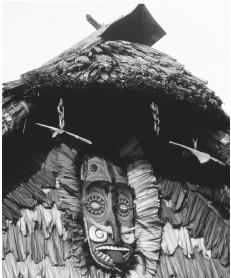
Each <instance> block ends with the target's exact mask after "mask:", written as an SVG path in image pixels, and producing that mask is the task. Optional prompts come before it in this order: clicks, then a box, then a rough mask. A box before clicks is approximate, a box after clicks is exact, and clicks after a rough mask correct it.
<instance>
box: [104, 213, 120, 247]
mask: <svg viewBox="0 0 231 278" xmlns="http://www.w3.org/2000/svg"><path fill="white" fill-rule="evenodd" d="M105 226H110V227H111V229H112V239H113V241H114V243H118V242H119V241H120V236H119V227H118V224H117V223H116V219H115V216H114V214H112V215H110V219H108V220H107V221H105Z"/></svg>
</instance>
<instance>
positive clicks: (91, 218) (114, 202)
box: [82, 157, 135, 270]
mask: <svg viewBox="0 0 231 278" xmlns="http://www.w3.org/2000/svg"><path fill="white" fill-rule="evenodd" d="M82 174H83V175H84V176H85V182H84V184H83V192H82V193H83V194H82V196H83V197H82V205H83V219H84V228H85V233H86V237H87V241H88V245H89V249H90V253H91V256H92V258H93V260H94V261H95V263H97V264H98V265H99V266H101V267H103V268H105V269H108V270H113V269H115V270H116V269H117V270H119V269H120V268H122V267H123V266H124V265H128V264H129V261H130V259H131V257H132V254H133V252H134V242H135V236H134V210H133V196H132V191H131V188H130V187H129V186H128V184H127V178H126V176H124V175H123V174H122V171H121V170H120V168H118V167H116V166H114V165H112V164H110V163H107V162H106V161H104V160H102V159H99V158H96V157H94V158H91V159H90V160H89V161H88V165H87V170H86V171H85V173H83V172H82Z"/></svg>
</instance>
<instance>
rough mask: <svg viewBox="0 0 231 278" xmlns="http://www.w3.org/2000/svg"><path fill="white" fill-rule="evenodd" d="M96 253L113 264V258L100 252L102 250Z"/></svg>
mask: <svg viewBox="0 0 231 278" xmlns="http://www.w3.org/2000/svg"><path fill="white" fill-rule="evenodd" d="M95 254H96V255H97V256H98V257H99V258H101V259H102V260H104V261H105V262H107V263H110V264H113V260H112V259H111V258H110V257H109V256H108V255H106V254H104V253H102V252H100V251H96V252H95Z"/></svg>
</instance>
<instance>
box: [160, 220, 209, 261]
mask: <svg viewBox="0 0 231 278" xmlns="http://www.w3.org/2000/svg"><path fill="white" fill-rule="evenodd" d="M178 246H179V247H181V248H182V251H183V253H184V255H185V256H187V257H188V258H193V257H194V248H197V250H198V251H201V252H202V253H203V255H204V256H205V258H207V259H208V258H211V251H210V250H207V249H206V248H205V246H204V239H203V238H191V237H190V235H189V232H188V230H187V229H186V228H185V227H180V228H176V229H174V228H173V227H172V225H171V224H170V223H169V222H166V224H165V226H164V228H163V234H162V241H161V249H162V252H163V253H164V254H167V255H173V254H174V253H175V251H176V249H177V247H178Z"/></svg>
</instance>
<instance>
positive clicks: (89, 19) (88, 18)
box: [86, 14, 102, 30]
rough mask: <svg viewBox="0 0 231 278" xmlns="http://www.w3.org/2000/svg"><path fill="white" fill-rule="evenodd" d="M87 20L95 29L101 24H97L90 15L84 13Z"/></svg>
mask: <svg viewBox="0 0 231 278" xmlns="http://www.w3.org/2000/svg"><path fill="white" fill-rule="evenodd" d="M86 18H87V21H88V22H89V23H90V24H91V25H92V26H93V27H94V28H95V29H96V30H98V29H100V28H101V27H102V25H101V24H99V23H98V22H97V21H96V20H95V19H94V18H93V17H92V16H91V15H89V14H87V15H86Z"/></svg>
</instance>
